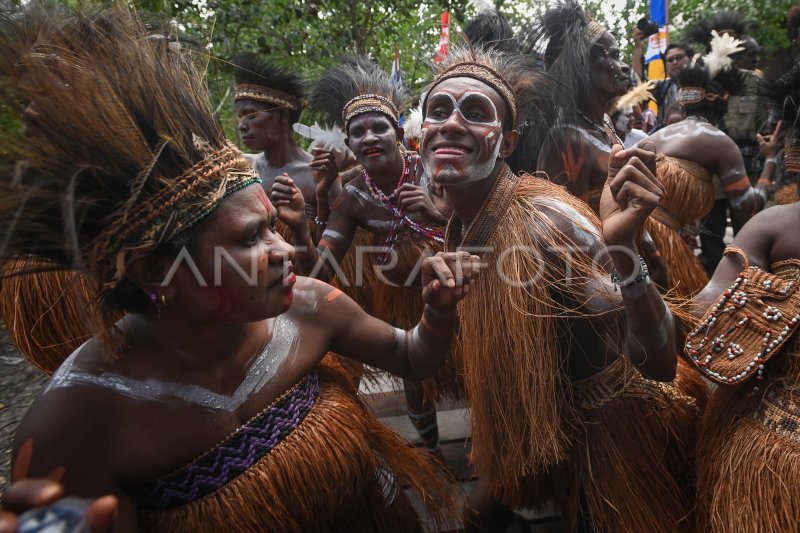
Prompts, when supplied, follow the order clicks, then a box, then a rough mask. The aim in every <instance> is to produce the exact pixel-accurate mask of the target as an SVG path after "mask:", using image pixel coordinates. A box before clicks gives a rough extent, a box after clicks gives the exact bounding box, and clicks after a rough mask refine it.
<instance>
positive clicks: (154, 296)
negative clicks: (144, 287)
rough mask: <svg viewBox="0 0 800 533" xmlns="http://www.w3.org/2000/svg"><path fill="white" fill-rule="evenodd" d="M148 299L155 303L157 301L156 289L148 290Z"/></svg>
mask: <svg viewBox="0 0 800 533" xmlns="http://www.w3.org/2000/svg"><path fill="white" fill-rule="evenodd" d="M150 301H151V302H153V303H156V302H157V301H158V295H157V294H156V291H150Z"/></svg>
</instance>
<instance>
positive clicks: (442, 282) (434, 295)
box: [422, 252, 483, 307]
mask: <svg viewBox="0 0 800 533" xmlns="http://www.w3.org/2000/svg"><path fill="white" fill-rule="evenodd" d="M482 266H483V264H482V262H481V258H480V257H478V256H477V255H470V254H469V253H467V252H439V253H437V254H436V255H435V256H433V257H427V258H425V261H424V262H423V263H422V299H423V301H424V302H425V303H426V304H428V305H430V306H432V307H449V306H454V305H455V304H457V303H458V301H459V300H461V298H463V297H464V296H465V295H466V294H467V293H468V292H469V288H470V286H471V285H472V284H473V283H474V282H475V279H476V278H477V276H478V272H479V271H480V269H481V267H482Z"/></svg>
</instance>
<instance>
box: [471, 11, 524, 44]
mask: <svg viewBox="0 0 800 533" xmlns="http://www.w3.org/2000/svg"><path fill="white" fill-rule="evenodd" d="M463 34H464V39H465V40H466V41H467V42H468V43H469V44H471V45H472V46H476V47H482V48H495V49H497V50H499V51H500V52H505V53H507V54H516V53H518V52H519V43H518V42H517V39H516V37H515V36H514V29H513V28H512V27H511V24H509V22H508V19H506V17H504V16H503V14H502V13H500V12H499V11H498V10H497V9H486V10H483V11H481V12H480V13H478V14H477V15H475V16H474V17H473V18H472V19H471V20H470V21H469V22H468V23H467V25H466V27H465V28H464V32H463Z"/></svg>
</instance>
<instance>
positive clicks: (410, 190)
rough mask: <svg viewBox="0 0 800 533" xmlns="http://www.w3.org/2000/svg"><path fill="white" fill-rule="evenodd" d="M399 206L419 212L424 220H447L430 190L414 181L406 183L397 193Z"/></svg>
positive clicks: (409, 210) (408, 210) (411, 211)
mask: <svg viewBox="0 0 800 533" xmlns="http://www.w3.org/2000/svg"><path fill="white" fill-rule="evenodd" d="M397 203H398V207H400V209H402V210H403V211H406V212H408V213H417V214H419V215H420V217H422V218H423V219H424V220H427V221H430V222H446V219H445V218H444V216H443V215H442V214H441V213H439V211H438V210H437V209H436V206H435V205H434V203H433V200H432V199H431V197H430V196H429V195H428V192H427V191H426V190H425V189H423V188H422V187H420V186H419V185H414V184H413V183H404V184H403V186H402V187H400V193H399V194H398V195H397Z"/></svg>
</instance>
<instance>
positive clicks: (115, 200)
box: [0, 3, 257, 327]
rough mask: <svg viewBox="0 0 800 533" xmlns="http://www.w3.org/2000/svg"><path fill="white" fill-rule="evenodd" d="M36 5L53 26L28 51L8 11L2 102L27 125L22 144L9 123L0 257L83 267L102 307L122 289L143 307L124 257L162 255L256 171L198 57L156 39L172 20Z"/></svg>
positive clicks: (105, 312)
mask: <svg viewBox="0 0 800 533" xmlns="http://www.w3.org/2000/svg"><path fill="white" fill-rule="evenodd" d="M27 9H29V10H31V12H33V13H36V15H37V16H39V17H42V18H44V19H49V20H50V21H51V24H49V25H48V26H47V29H46V31H42V32H40V33H39V34H38V35H37V37H36V44H35V46H33V47H32V48H30V47H29V48H28V49H27V50H23V48H22V47H21V46H20V41H19V40H18V39H19V35H20V32H19V31H18V28H19V26H20V24H21V22H20V21H21V20H22V19H24V18H25V17H24V15H23V16H18V15H16V14H15V15H14V16H8V17H6V18H0V26H2V28H0V30H1V31H0V56H1V57H2V58H3V59H2V61H0V67H2V68H3V72H2V76H0V80H2V81H0V83H5V84H7V85H5V86H4V90H3V91H2V92H0V98H2V101H0V107H5V108H6V109H10V110H12V109H17V110H18V111H19V115H20V116H24V117H25V119H24V123H25V125H26V127H27V129H28V130H29V132H30V137H29V138H28V139H27V142H26V143H25V145H21V149H15V146H18V145H19V143H15V142H14V138H13V135H14V133H13V130H11V129H4V130H3V131H2V132H1V133H0V145H2V146H4V150H3V151H2V152H0V160H2V165H1V167H2V168H3V169H4V170H7V169H9V168H11V167H16V168H20V169H21V171H20V172H19V173H18V174H17V175H16V177H15V179H13V180H6V181H0V227H2V228H3V229H4V232H5V234H4V235H3V245H4V246H3V249H2V250H0V254H2V258H3V259H6V258H11V257H17V256H20V255H27V254H35V255H38V256H41V257H46V258H48V259H49V260H51V261H52V262H53V263H54V264H57V265H60V267H61V268H64V269H77V268H81V269H83V270H84V271H86V272H88V273H89V274H91V275H92V276H93V277H94V278H95V279H96V280H97V281H99V282H101V283H103V284H105V293H104V300H103V301H104V303H106V304H107V305H112V304H110V303H109V302H110V301H111V300H112V299H113V298H114V296H113V294H116V291H118V290H123V287H125V289H124V290H126V291H132V292H135V293H137V295H138V297H139V301H141V298H144V300H145V302H146V301H147V295H145V294H144V293H143V292H142V291H141V290H139V289H138V288H136V287H133V285H132V284H131V283H130V282H129V281H128V280H127V278H125V277H124V270H125V266H126V260H127V257H128V256H127V255H126V254H133V253H136V254H138V253H145V252H152V253H160V252H162V251H164V250H167V249H168V248H169V246H170V245H171V244H172V243H173V241H174V239H175V238H176V237H177V236H178V235H179V234H180V233H181V232H182V231H183V230H186V229H189V228H190V227H191V226H192V225H194V224H195V223H197V222H198V221H200V220H201V219H203V218H204V217H205V216H206V215H208V214H209V213H210V212H211V211H212V210H213V209H214V208H215V207H216V205H218V204H219V202H221V201H222V198H224V197H225V195H226V194H229V193H232V192H234V191H235V190H237V187H240V186H243V185H242V184H244V183H253V181H254V180H256V179H257V176H255V175H254V173H253V171H252V167H251V165H250V163H249V162H248V161H247V160H246V159H245V158H244V157H243V156H242V154H241V153H240V152H239V151H238V150H236V149H235V148H234V147H232V146H230V145H229V144H228V142H227V140H226V139H225V135H224V132H223V130H222V127H221V126H220V124H219V123H218V121H217V120H216V118H215V117H214V114H213V112H212V109H211V105H210V101H209V97H208V91H207V88H206V86H205V77H204V76H203V74H202V70H199V69H198V67H197V64H196V58H197V57H198V56H196V55H195V54H193V53H191V51H190V50H189V49H188V48H186V47H182V46H181V47H176V46H171V44H172V43H171V40H170V39H167V38H161V37H156V38H153V35H152V34H153V33H158V34H159V35H169V34H170V32H169V29H168V27H165V28H163V31H156V32H154V31H153V30H152V28H151V27H145V25H144V24H143V22H142V21H141V20H140V19H139V18H138V16H137V15H136V14H135V13H134V12H133V11H131V10H128V9H126V8H122V7H118V8H114V9H110V10H106V11H101V12H99V13H95V14H79V15H76V16H72V17H63V15H62V14H61V13H60V12H59V13H56V12H55V11H52V10H51V9H50V8H48V7H43V6H41V5H40V4H37V3H31V4H30V5H29V6H28V8H27ZM55 17H59V18H58V19H56V18H55ZM165 26H166V25H165ZM21 52H22V53H21ZM14 58H15V59H14ZM20 101H22V102H27V103H28V104H27V106H26V107H24V109H23V108H21V107H20ZM6 141H9V142H6ZM5 177H8V174H6V176H5ZM126 284H127V285H126ZM112 293H113V294H112ZM117 301H119V300H117ZM107 305H106V306H103V308H102V309H100V310H99V311H98V312H99V313H100V315H101V316H100V317H98V318H102V320H103V324H104V325H105V326H106V327H108V326H109V325H110V323H109V320H108V319H109V318H110V317H111V316H112V313H111V312H110V309H109V308H108V306H107ZM129 309H131V308H129V307H123V308H122V310H129Z"/></svg>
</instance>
